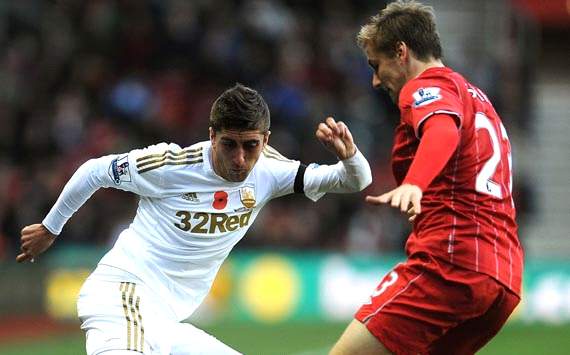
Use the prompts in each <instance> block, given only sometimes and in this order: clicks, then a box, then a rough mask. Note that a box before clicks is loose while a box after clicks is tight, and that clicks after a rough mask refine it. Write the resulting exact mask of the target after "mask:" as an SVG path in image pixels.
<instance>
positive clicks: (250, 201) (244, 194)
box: [239, 186, 255, 208]
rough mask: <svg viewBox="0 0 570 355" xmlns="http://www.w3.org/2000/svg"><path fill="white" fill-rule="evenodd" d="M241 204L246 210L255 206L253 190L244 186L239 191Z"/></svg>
mask: <svg viewBox="0 0 570 355" xmlns="http://www.w3.org/2000/svg"><path fill="white" fill-rule="evenodd" d="M239 198H240V200H241V203H243V205H244V206H245V207H247V208H252V207H253V206H255V190H254V189H253V187H249V186H244V187H242V188H241V189H240V190H239Z"/></svg>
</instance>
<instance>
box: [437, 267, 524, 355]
mask: <svg viewBox="0 0 570 355" xmlns="http://www.w3.org/2000/svg"><path fill="white" fill-rule="evenodd" d="M480 292H481V293H485V294H488V295H495V296H494V300H493V301H492V303H491V306H490V307H489V308H488V310H487V311H486V312H484V313H483V314H482V315H480V316H477V317H474V318H471V319H468V320H466V321H465V322H463V323H460V324H458V325H457V326H456V327H454V328H452V329H451V330H449V331H448V332H447V333H446V334H445V335H443V336H442V337H441V338H440V339H438V340H437V341H436V342H435V343H434V344H433V345H432V346H431V347H430V354H448V353H449V350H450V349H453V353H454V354H458V355H461V354H474V353H476V352H477V351H478V350H479V349H481V348H482V347H483V346H485V344H487V343H488V342H489V341H490V340H491V339H492V338H493V337H494V336H495V335H497V333H498V332H499V330H501V328H502V327H503V325H504V324H505V323H506V321H507V320H508V318H509V316H510V315H511V313H513V311H514V309H515V308H516V306H517V305H518V303H519V302H520V298H519V297H518V296H517V295H515V294H514V293H512V292H511V291H509V290H507V289H506V288H505V287H504V286H502V285H500V284H499V283H498V282H497V281H495V280H493V279H492V278H490V277H489V285H488V286H487V287H484V288H481V289H480Z"/></svg>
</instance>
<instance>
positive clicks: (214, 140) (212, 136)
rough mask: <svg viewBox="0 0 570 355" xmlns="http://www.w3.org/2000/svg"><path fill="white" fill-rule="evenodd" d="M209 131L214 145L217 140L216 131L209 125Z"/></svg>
mask: <svg viewBox="0 0 570 355" xmlns="http://www.w3.org/2000/svg"><path fill="white" fill-rule="evenodd" d="M208 131H209V134H210V142H211V143H212V145H214V144H215V142H216V131H215V130H214V129H213V128H212V127H209V128H208Z"/></svg>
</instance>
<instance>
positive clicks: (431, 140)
mask: <svg viewBox="0 0 570 355" xmlns="http://www.w3.org/2000/svg"><path fill="white" fill-rule="evenodd" d="M458 144H459V131H458V128H457V125H456V121H455V119H454V118H453V117H452V116H449V115H444V114H441V115H434V116H432V117H431V118H429V119H428V120H427V121H426V123H425V124H424V127H423V136H422V139H421V141H420V145H419V146H418V150H417V153H416V156H415V157H414V160H413V162H412V165H411V166H410V169H409V170H408V173H407V175H406V178H405V179H404V181H403V183H402V185H400V186H398V187H397V188H396V189H394V190H392V191H389V192H386V193H385V194H382V195H380V196H367V197H366V202H368V203H370V204H373V205H380V204H388V203H389V204H390V205H391V206H392V207H394V208H398V209H400V210H401V211H402V212H404V213H408V215H409V220H410V221H413V220H414V219H415V218H416V216H417V215H418V214H420V213H421V199H422V196H423V191H425V189H426V188H427V187H428V186H429V185H430V184H431V182H432V181H433V179H434V178H435V177H436V176H437V175H438V174H439V173H441V171H442V170H443V168H444V167H445V165H446V164H447V162H448V161H449V159H450V158H451V156H452V155H453V152H454V151H455V150H456V149H457V146H458Z"/></svg>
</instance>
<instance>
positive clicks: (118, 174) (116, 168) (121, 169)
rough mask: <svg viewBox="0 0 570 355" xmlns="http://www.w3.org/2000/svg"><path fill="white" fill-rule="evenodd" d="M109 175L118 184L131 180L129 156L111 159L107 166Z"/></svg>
mask: <svg viewBox="0 0 570 355" xmlns="http://www.w3.org/2000/svg"><path fill="white" fill-rule="evenodd" d="M109 177H111V179H113V181H114V182H115V184H117V185H120V184H121V182H130V181H131V172H130V171H129V158H128V156H127V155H125V156H122V157H119V158H115V159H113V161H112V162H111V165H110V166H109Z"/></svg>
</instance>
